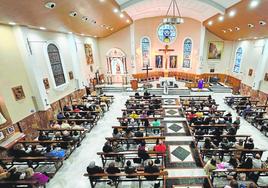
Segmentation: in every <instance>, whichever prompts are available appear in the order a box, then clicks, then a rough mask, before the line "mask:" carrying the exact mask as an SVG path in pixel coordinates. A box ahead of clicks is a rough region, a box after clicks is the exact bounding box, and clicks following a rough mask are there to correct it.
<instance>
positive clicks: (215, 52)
mask: <svg viewBox="0 0 268 188" xmlns="http://www.w3.org/2000/svg"><path fill="white" fill-rule="evenodd" d="M223 46H224V43H223V42H222V41H214V42H209V44H208V59H209V60H221V56H222V53H223Z"/></svg>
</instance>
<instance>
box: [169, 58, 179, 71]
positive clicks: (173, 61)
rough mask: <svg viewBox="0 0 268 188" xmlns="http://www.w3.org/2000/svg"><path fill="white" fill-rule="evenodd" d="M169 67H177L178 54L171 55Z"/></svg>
mask: <svg viewBox="0 0 268 188" xmlns="http://www.w3.org/2000/svg"><path fill="white" fill-rule="evenodd" d="M169 68H177V56H170V63H169Z"/></svg>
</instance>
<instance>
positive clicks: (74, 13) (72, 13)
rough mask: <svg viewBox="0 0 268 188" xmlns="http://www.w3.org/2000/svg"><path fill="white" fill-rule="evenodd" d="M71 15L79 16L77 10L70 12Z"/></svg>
mask: <svg viewBox="0 0 268 188" xmlns="http://www.w3.org/2000/svg"><path fill="white" fill-rule="evenodd" d="M69 15H70V16H71V17H75V16H77V12H75V11H72V12H70V14H69Z"/></svg>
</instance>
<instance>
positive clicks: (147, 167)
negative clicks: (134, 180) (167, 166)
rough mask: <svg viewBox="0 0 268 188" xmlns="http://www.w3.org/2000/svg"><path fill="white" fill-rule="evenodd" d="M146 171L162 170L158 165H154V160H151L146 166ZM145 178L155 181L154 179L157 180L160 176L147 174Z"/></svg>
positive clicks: (156, 171) (157, 171) (155, 171)
mask: <svg viewBox="0 0 268 188" xmlns="http://www.w3.org/2000/svg"><path fill="white" fill-rule="evenodd" d="M144 172H145V173H150V174H153V173H159V172H160V170H159V168H158V167H157V166H156V165H154V162H153V161H152V160H149V161H148V165H147V166H145V168H144ZM145 178H146V179H147V180H151V181H154V180H156V179H157V178H158V176H145Z"/></svg>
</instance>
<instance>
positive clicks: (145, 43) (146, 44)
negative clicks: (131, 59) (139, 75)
mask: <svg viewBox="0 0 268 188" xmlns="http://www.w3.org/2000/svg"><path fill="white" fill-rule="evenodd" d="M150 47H151V44H150V39H149V38H148V37H143V38H142V40H141V50H142V63H143V67H146V65H148V66H150Z"/></svg>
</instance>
